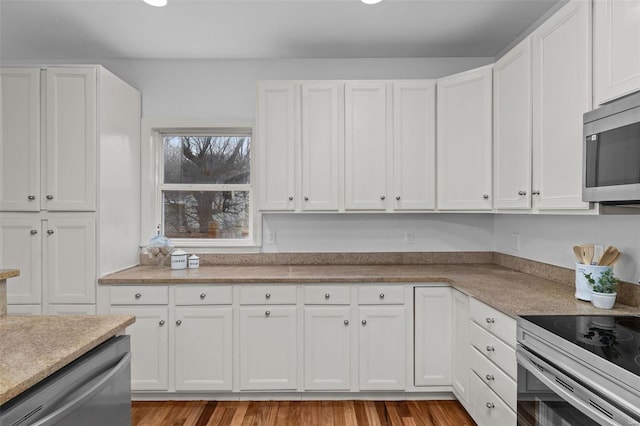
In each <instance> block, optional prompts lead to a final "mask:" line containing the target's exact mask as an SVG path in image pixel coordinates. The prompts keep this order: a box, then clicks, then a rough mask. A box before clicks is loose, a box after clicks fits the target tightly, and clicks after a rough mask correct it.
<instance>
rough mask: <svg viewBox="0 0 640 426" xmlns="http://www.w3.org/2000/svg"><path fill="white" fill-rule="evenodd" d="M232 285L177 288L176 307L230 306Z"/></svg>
mask: <svg viewBox="0 0 640 426" xmlns="http://www.w3.org/2000/svg"><path fill="white" fill-rule="evenodd" d="M231 300H232V291H231V286H230V285H224V286H217V285H186V286H176V305H230V304H231Z"/></svg>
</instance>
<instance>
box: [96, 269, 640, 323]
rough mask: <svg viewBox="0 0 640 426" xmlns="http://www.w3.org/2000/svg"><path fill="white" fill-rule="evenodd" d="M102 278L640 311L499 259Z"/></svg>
mask: <svg viewBox="0 0 640 426" xmlns="http://www.w3.org/2000/svg"><path fill="white" fill-rule="evenodd" d="M99 282H100V283H101V284H129V285H131V284H194V283H200V284H202V283H208V284H222V283H226V284H233V283H302V284H307V283H309V284H313V283H374V282H375V283H393V282H396V283H409V282H419V283H435V282H446V283H449V284H450V285H451V286H452V287H454V288H456V289H458V290H460V291H462V292H464V293H466V294H468V295H469V296H472V297H474V298H476V299H478V300H480V301H482V302H484V303H486V304H488V305H490V306H493V307H494V308H496V309H498V310H500V311H502V312H504V313H505V314H507V315H510V316H513V317H515V316H518V315H535V314H565V315H581V314H583V315H606V314H640V309H639V308H637V307H632V306H627V305H624V304H621V303H617V304H616V306H615V308H614V309H613V310H612V311H609V310H602V309H597V308H594V307H593V306H592V305H591V303H589V302H583V301H579V300H576V299H575V297H574V292H575V289H574V287H573V286H569V285H565V284H562V283H558V282H555V281H550V280H547V279H543V278H540V277H537V276H534V275H530V274H525V273H522V272H518V271H515V270H513V269H509V268H505V267H503V266H498V265H495V264H448V265H294V266H287V265H259V266H251V265H242V266H201V267H200V268H199V269H185V270H171V269H170V268H168V267H162V268H159V267H157V266H137V267H134V268H131V269H128V270H125V271H121V272H118V273H115V274H111V275H108V276H105V277H103V278H101V279H100V280H99Z"/></svg>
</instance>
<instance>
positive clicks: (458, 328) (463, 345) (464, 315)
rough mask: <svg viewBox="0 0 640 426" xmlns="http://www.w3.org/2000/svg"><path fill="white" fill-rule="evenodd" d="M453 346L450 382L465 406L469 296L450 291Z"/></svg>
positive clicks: (466, 404)
mask: <svg viewBox="0 0 640 426" xmlns="http://www.w3.org/2000/svg"><path fill="white" fill-rule="evenodd" d="M452 293H453V294H452V299H453V303H452V307H453V313H452V318H453V345H452V349H453V350H452V359H453V370H452V377H451V378H452V382H453V390H454V391H455V392H456V397H457V398H458V399H459V400H461V401H462V403H463V404H464V405H465V406H468V403H469V371H470V361H469V348H470V346H469V345H470V343H469V296H467V295H466V294H464V293H461V292H459V291H457V290H452Z"/></svg>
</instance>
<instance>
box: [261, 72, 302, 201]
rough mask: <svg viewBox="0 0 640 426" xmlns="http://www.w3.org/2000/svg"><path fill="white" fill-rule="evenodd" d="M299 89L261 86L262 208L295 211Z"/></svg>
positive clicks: (281, 84) (291, 85)
mask: <svg viewBox="0 0 640 426" xmlns="http://www.w3.org/2000/svg"><path fill="white" fill-rule="evenodd" d="M297 94H298V85H297V84H296V83H294V82H286V81H284V82H264V83H259V85H258V118H257V120H258V145H257V146H258V151H259V152H260V154H259V156H258V159H259V176H260V180H259V184H260V208H261V209H262V210H280V211H286V210H291V211H292V210H294V209H295V201H296V200H295V192H296V187H295V182H296V180H295V176H296V173H295V167H296V164H295V162H296V152H297V148H296V146H297V139H298V131H299V125H298V116H299V108H298V106H297Z"/></svg>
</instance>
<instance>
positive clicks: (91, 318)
mask: <svg viewBox="0 0 640 426" xmlns="http://www.w3.org/2000/svg"><path fill="white" fill-rule="evenodd" d="M134 321H135V318H134V317H133V316H130V315H107V316H105V315H69V316H58V315H56V316H26V315H25V316H21V315H15V316H14V315H9V316H6V317H2V318H0V405H1V404H4V403H5V402H7V401H9V400H10V399H11V398H13V397H15V396H17V395H19V394H20V393H22V392H24V391H25V390H27V389H29V388H30V387H31V386H33V385H35V384H37V383H38V382H40V381H41V380H43V379H45V378H46V377H48V376H50V375H51V374H53V373H55V372H56V371H58V370H59V369H60V368H62V367H64V366H65V365H67V364H69V363H70V362H72V361H74V360H76V359H77V358H79V357H80V356H82V355H84V354H85V353H87V352H88V351H90V350H91V349H93V348H95V347H97V346H98V345H100V344H101V343H102V342H104V341H106V340H108V339H109V338H111V337H113V336H115V335H116V334H118V333H119V332H120V331H121V330H124V328H125V327H127V326H128V325H131V324H133V323H134Z"/></svg>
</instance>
